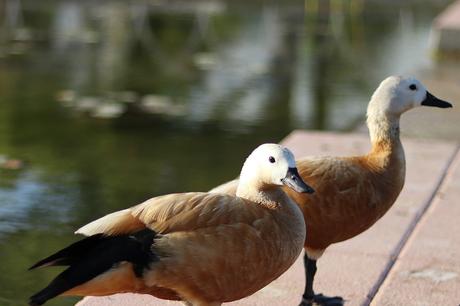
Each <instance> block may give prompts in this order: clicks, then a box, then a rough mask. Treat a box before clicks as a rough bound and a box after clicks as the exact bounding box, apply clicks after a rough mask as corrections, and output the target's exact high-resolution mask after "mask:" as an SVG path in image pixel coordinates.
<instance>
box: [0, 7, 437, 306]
mask: <svg viewBox="0 0 460 306" xmlns="http://www.w3.org/2000/svg"><path fill="white" fill-rule="evenodd" d="M401 2H404V4H401ZM282 3H283V4H280V3H278V2H271V1H265V2H262V1H253V2H250V3H249V1H241V2H239V1H217V0H215V1H173V2H172V1H166V0H164V1H138V2H136V1H130V2H129V4H127V3H124V2H121V1H101V2H96V1H49V0H46V1H34V0H29V1H19V0H16V1H15V0H5V1H2V2H1V3H0V26H1V27H0V165H2V166H0V262H1V263H2V264H1V265H0V288H1V289H0V305H23V304H25V301H26V299H27V297H28V296H30V295H31V294H32V293H34V291H36V290H38V289H39V288H42V287H43V286H45V284H47V283H48V282H49V281H50V280H51V278H52V277H53V276H55V275H56V273H57V272H58V271H59V269H48V270H46V269H45V270H37V271H33V272H27V271H26V269H27V268H28V267H29V266H30V265H31V264H32V263H34V262H35V261H37V260H38V259H40V258H42V257H44V256H47V255H49V254H50V253H51V252H53V251H55V250H57V249H59V248H61V247H63V246H65V245H66V244H68V243H70V242H72V241H74V240H75V237H74V236H73V234H72V232H73V231H74V230H75V229H76V228H78V227H79V226H81V225H83V224H85V223H87V222H88V221H91V220H93V219H95V218H98V217H100V216H102V215H104V214H106V213H108V212H111V211H114V210H118V209H121V208H125V207H127V206H131V205H134V204H137V203H139V202H141V201H143V200H145V199H147V198H149V197H152V196H156V195H161V194H165V193H171V192H181V191H204V190H207V189H209V188H211V187H213V186H215V185H217V184H219V183H221V182H223V181H226V180H228V179H231V178H233V177H235V176H237V175H238V172H239V169H240V167H241V165H242V162H243V161H244V158H245V157H246V155H247V154H248V153H249V152H250V151H251V150H252V149H253V148H254V147H255V146H257V145H258V144H260V143H263V142H278V141H280V140H281V139H282V138H283V137H284V136H286V135H287V134H288V133H289V132H290V131H292V130H293V129H319V130H339V131H347V130H351V129H353V128H354V127H355V126H356V125H357V124H359V123H360V122H362V120H363V117H364V114H365V109H366V104H367V102H368V99H369V97H370V94H371V93H372V91H373V90H374V89H375V87H376V86H377V85H378V83H379V81H380V80H381V79H383V78H384V77H386V76H387V75H389V74H397V73H414V74H417V72H419V71H421V70H420V69H421V68H423V67H426V66H429V65H430V64H431V63H430V57H429V49H428V37H429V31H430V24H431V21H432V19H433V18H434V17H435V16H436V15H437V14H438V13H439V11H440V10H441V9H442V8H443V6H444V5H445V1H444V2H443V1H412V2H410V1H330V2H328V1H321V2H319V1H306V2H303V1H283V2H282ZM14 159H19V160H20V161H21V162H22V164H21V163H20V162H19V163H18V162H15V161H14ZM12 160H13V161H12ZM8 161H9V162H8ZM11 161H12V162H11ZM7 168H18V169H7ZM75 301H76V299H73V298H60V299H56V300H55V301H52V302H50V303H49V305H72V304H73V303H74V302H75Z"/></svg>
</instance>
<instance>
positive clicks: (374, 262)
mask: <svg viewBox="0 0 460 306" xmlns="http://www.w3.org/2000/svg"><path fill="white" fill-rule="evenodd" d="M283 143H284V144H285V145H286V146H288V147H289V148H291V150H293V152H294V154H295V155H296V156H305V155H355V154H363V153H365V152H367V150H368V149H369V147H370V145H369V140H368V136H367V135H363V134H337V133H323V132H304V131H295V132H293V133H291V134H290V135H289V136H288V137H287V138H286V139H285V140H284V141H283ZM403 144H404V147H405V151H406V159H407V175H406V185H405V187H404V190H403V191H402V193H401V195H400V197H399V198H398V200H397V202H396V203H395V205H394V206H393V208H392V209H391V210H390V211H389V212H388V213H387V214H386V215H385V216H384V217H383V218H382V219H381V220H379V221H378V222H377V223H376V224H375V225H374V226H373V227H372V228H371V229H369V230H368V231H366V232H365V233H363V234H361V235H359V236H358V237H356V238H353V239H351V240H349V241H346V242H343V243H339V244H336V245H333V246H331V247H330V248H329V249H328V250H327V251H326V253H325V255H324V256H323V257H322V258H321V259H320V260H319V261H318V273H317V278H316V283H315V286H316V290H317V291H318V292H323V293H325V294H328V295H340V296H342V297H344V298H345V299H346V300H347V305H362V304H363V303H364V304H367V303H368V302H369V298H368V295H371V297H372V296H373V295H374V294H375V290H376V289H378V288H379V286H380V285H381V282H382V281H383V280H384V279H385V276H386V273H387V272H388V270H389V268H390V267H391V266H392V264H393V262H394V259H395V258H396V254H397V253H398V252H399V249H400V247H402V246H403V245H404V243H403V242H405V240H404V239H403V238H404V237H406V235H408V233H410V230H411V229H412V227H413V225H414V222H415V221H414V220H417V218H418V216H420V215H421V214H422V212H423V211H424V210H425V208H426V207H427V206H428V204H429V203H430V200H431V198H432V196H433V195H434V193H435V192H436V191H437V187H438V184H439V182H440V180H441V178H442V177H443V175H444V173H445V169H446V168H447V166H448V164H449V161H450V159H451V157H452V155H453V153H454V152H455V149H456V145H455V144H454V143H448V142H436V141H432V140H430V141H426V140H411V139H403ZM303 285H304V276H303V265H302V260H301V258H299V260H298V261H297V262H296V263H295V264H294V265H293V267H291V269H290V270H288V272H286V273H285V274H284V275H283V276H281V277H280V278H279V279H278V280H276V281H275V282H273V283H271V284H270V285H268V286H267V287H266V288H264V289H262V290H261V291H259V292H257V293H256V294H254V295H253V296H251V297H248V298H246V299H242V300H240V301H237V302H233V303H228V305H297V304H298V302H299V299H300V296H301V294H302V291H303ZM142 304H143V305H152V306H153V305H169V304H176V305H179V304H178V303H172V302H167V301H161V300H158V299H155V298H151V297H146V296H141V295H132V294H123V295H116V296H111V297H99V298H94V297H90V298H85V299H84V300H83V301H82V302H80V303H79V304H78V305H79V306H96V305H102V306H103V305H142ZM382 305H384V304H382Z"/></svg>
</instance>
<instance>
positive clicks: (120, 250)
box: [29, 229, 158, 306]
mask: <svg viewBox="0 0 460 306" xmlns="http://www.w3.org/2000/svg"><path fill="white" fill-rule="evenodd" d="M156 235H157V234H156V233H155V232H154V231H152V230H150V229H144V230H142V231H139V232H136V233H133V234H129V235H118V236H104V235H102V234H98V235H94V236H91V237H88V238H85V239H83V240H80V241H78V242H76V243H74V244H72V245H70V246H68V247H67V248H65V249H62V250H60V251H58V252H57V253H55V254H53V255H51V256H49V257H47V258H45V259H43V260H40V261H39V262H37V263H36V264H34V265H33V266H32V267H31V268H30V269H34V268H37V267H43V266H55V265H64V266H66V265H67V266H69V267H68V268H67V269H66V270H64V271H63V272H62V273H61V274H59V275H58V276H57V277H56V278H55V279H54V280H53V281H52V282H51V283H50V284H49V285H48V286H47V287H46V288H44V289H43V290H41V291H39V292H38V293H36V294H34V295H33V296H31V297H30V300H29V305H31V306H37V305H42V304H44V303H45V302H46V301H48V300H49V299H51V298H54V297H56V296H58V295H60V294H62V293H64V292H66V291H68V290H70V289H72V288H73V287H76V286H78V285H81V284H83V283H85V282H87V281H89V280H91V279H93V278H94V277H96V276H98V275H100V274H102V273H104V272H106V271H107V270H109V269H110V268H112V267H113V266H114V265H116V264H117V263H120V262H122V261H127V262H131V263H132V265H133V269H134V273H135V275H136V276H137V277H141V276H142V273H143V271H144V269H146V268H148V266H149V264H150V263H152V262H154V261H157V260H158V257H157V256H156V255H155V254H154V253H153V252H152V249H151V246H152V244H153V243H154V239H155V237H156Z"/></svg>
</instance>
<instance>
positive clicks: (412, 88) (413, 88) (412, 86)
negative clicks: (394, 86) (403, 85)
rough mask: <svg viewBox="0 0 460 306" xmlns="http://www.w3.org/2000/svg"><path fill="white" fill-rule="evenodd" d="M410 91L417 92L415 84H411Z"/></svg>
mask: <svg viewBox="0 0 460 306" xmlns="http://www.w3.org/2000/svg"><path fill="white" fill-rule="evenodd" d="M409 89H410V90H417V86H416V85H415V84H410V86H409Z"/></svg>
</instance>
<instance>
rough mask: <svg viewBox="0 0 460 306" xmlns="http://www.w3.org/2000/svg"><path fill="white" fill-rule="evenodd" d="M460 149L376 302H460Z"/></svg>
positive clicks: (434, 303) (390, 303)
mask: <svg viewBox="0 0 460 306" xmlns="http://www.w3.org/2000/svg"><path fill="white" fill-rule="evenodd" d="M459 199H460V153H459V154H457V157H456V160H455V161H454V163H453V165H452V167H451V169H450V171H449V173H448V176H447V177H446V180H445V182H444V183H443V185H442V186H441V189H440V191H439V193H438V194H437V195H436V198H435V199H434V201H433V204H432V206H431V207H430V209H429V210H428V211H427V213H426V214H425V216H424V217H423V218H422V220H421V221H420V222H419V224H418V225H417V227H416V228H415V230H414V234H413V236H412V237H411V239H409V241H408V243H407V244H406V246H405V247H404V249H403V251H402V252H401V255H400V257H399V258H398V260H397V262H396V264H395V266H394V268H393V270H392V271H391V273H390V274H389V276H388V278H387V279H386V280H385V282H384V284H383V286H382V287H381V289H380V291H379V293H378V294H377V295H376V298H375V305H459V303H460V257H459V254H460V222H459V216H460V201H459Z"/></svg>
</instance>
